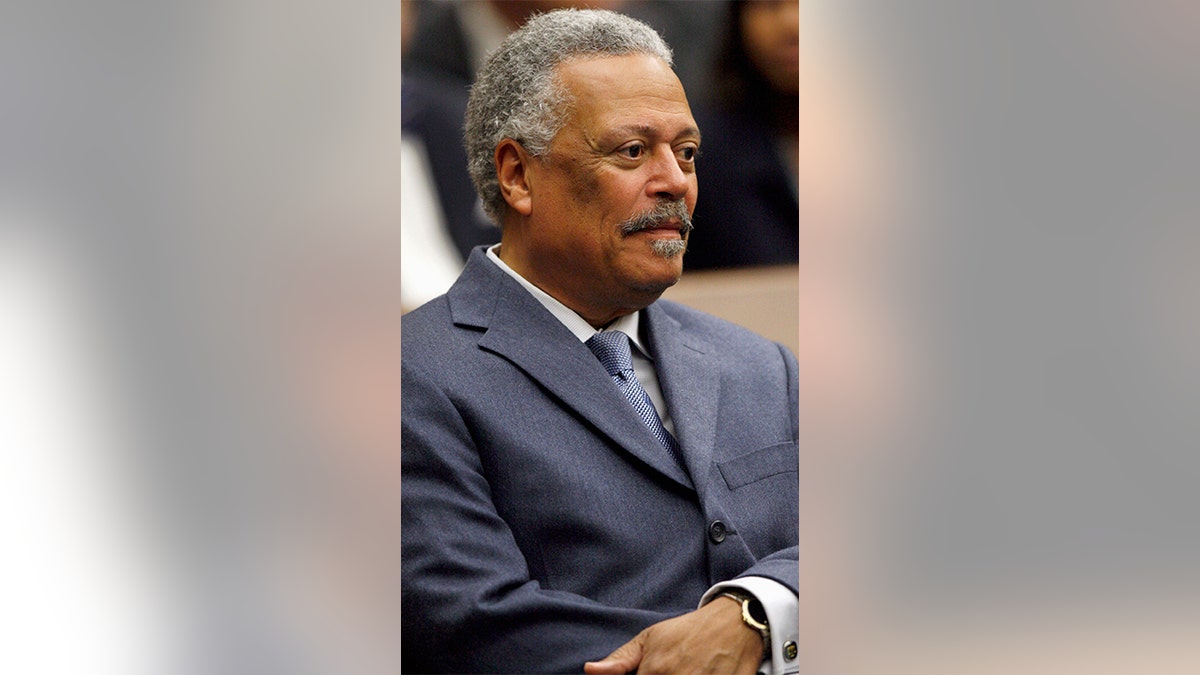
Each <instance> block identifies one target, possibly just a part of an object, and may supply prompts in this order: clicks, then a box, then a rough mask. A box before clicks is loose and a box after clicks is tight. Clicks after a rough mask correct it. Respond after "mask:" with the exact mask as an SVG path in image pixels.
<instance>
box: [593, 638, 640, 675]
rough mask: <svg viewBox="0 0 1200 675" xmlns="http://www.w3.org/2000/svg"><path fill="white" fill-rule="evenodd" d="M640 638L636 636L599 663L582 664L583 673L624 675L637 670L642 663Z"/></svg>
mask: <svg viewBox="0 0 1200 675" xmlns="http://www.w3.org/2000/svg"><path fill="white" fill-rule="evenodd" d="M641 637H642V636H641V635H638V636H637V637H635V638H633V639H632V640H630V641H629V642H626V643H625V644H623V645H621V646H620V647H617V648H616V650H615V651H613V653H611V654H609V655H608V656H606V657H604V658H603V659H601V660H599V661H589V662H587V663H585V664H583V672H585V673H587V674H588V675H625V673H631V672H633V671H635V670H637V667H638V664H639V663H641V662H642V641H641Z"/></svg>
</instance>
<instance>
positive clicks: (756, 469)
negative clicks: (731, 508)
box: [717, 441, 800, 490]
mask: <svg viewBox="0 0 1200 675" xmlns="http://www.w3.org/2000/svg"><path fill="white" fill-rule="evenodd" d="M799 462H800V458H799V456H798V455H797V453H796V444H795V443H792V442H790V441H789V442H787V443H779V444H777V445H769V446H767V447H765V448H762V449H760V450H755V451H754V452H751V453H747V454H745V455H742V456H741V457H734V458H733V459H730V460H726V461H724V462H718V463H717V468H718V469H720V471H721V476H722V477H723V478H724V479H725V484H726V485H728V486H729V489H730V490H736V489H738V488H740V487H742V486H743V485H749V484H750V483H753V482H755V481H759V480H762V479H764V478H769V477H771V476H774V475H777V474H781V473H787V472H789V471H793V472H796V471H799Z"/></svg>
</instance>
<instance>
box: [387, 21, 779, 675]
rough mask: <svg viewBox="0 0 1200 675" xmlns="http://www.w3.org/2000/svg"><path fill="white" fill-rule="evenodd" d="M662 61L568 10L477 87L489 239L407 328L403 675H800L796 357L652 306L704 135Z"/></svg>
mask: <svg viewBox="0 0 1200 675" xmlns="http://www.w3.org/2000/svg"><path fill="white" fill-rule="evenodd" d="M670 63H671V53H670V50H669V49H668V48H667V46H666V45H665V44H664V43H663V42H662V40H661V38H660V37H659V36H658V35H657V34H656V33H654V31H653V30H651V29H649V28H648V27H647V26H645V25H644V24H641V23H640V22H637V21H634V20H632V19H629V18H627V17H623V16H621V15H618V14H614V13H612V12H605V11H576V10H565V11H558V12H551V13H548V14H544V15H541V16H538V17H535V18H534V19H532V20H530V21H529V22H528V23H527V24H526V25H525V26H524V27H523V28H522V29H520V30H518V31H516V32H515V33H513V34H512V35H511V36H510V37H509V38H508V39H507V40H506V41H505V43H504V44H503V45H502V47H501V48H500V49H499V50H498V51H497V52H496V53H495V54H494V55H493V56H492V57H491V58H490V59H489V60H488V62H487V64H486V65H485V66H484V68H483V70H482V71H481V73H480V75H479V78H478V79H477V81H476V84H475V85H474V87H473V88H472V92H471V100H470V103H469V105H468V109H467V121H466V144H467V154H468V156H469V158H470V162H471V166H470V170H471V174H472V178H473V180H474V182H475V185H476V188H477V189H478V191H479V194H480V197H481V199H482V201H483V203H484V205H485V208H486V209H487V210H488V212H489V215H490V216H491V217H493V218H495V219H496V221H497V222H498V223H499V224H500V225H501V230H502V235H501V242H500V244H499V245H498V246H493V247H491V248H487V249H485V248H483V247H480V248H478V249H476V250H474V251H473V252H472V254H471V257H470V260H469V261H468V262H467V266H466V269H464V271H463V273H462V276H460V277H459V279H458V281H457V282H456V283H455V285H454V287H453V288H451V290H450V291H449V293H447V294H446V295H445V296H442V297H440V298H438V299H436V300H434V301H432V302H430V303H429V304H427V305H425V306H423V307H421V308H420V309H417V310H416V311H414V312H412V313H411V314H409V315H408V316H406V317H405V320H404V328H403V351H404V362H403V382H402V387H403V404H402V408H403V411H402V423H403V437H402V438H403V446H402V451H401V458H402V460H401V461H402V487H401V492H402V526H403V533H402V545H403V574H402V599H401V608H402V616H403V631H404V632H403V636H402V641H403V645H402V649H403V658H404V662H405V671H406V672H535V671H536V672H543V671H545V672H579V671H581V670H583V671H585V672H587V673H594V674H603V673H625V672H631V671H637V672H639V673H678V672H691V671H693V670H694V671H697V672H700V671H704V672H717V673H741V674H743V675H749V674H750V673H754V672H755V670H756V668H758V667H759V665H760V662H761V663H762V668H763V670H764V671H765V672H772V673H782V672H794V671H795V670H796V666H795V664H796V663H797V657H796V640H797V637H796V588H797V583H798V571H797V570H798V566H797V538H798V534H797V525H796V523H797V518H798V513H797V501H798V495H797V466H798V455H797V446H796V442H797V429H798V420H797V402H796V396H797V379H796V362H795V358H794V357H793V356H792V355H791V354H790V353H789V352H788V351H787V350H786V349H785V348H783V347H780V346H779V345H775V344H773V343H770V342H768V341H766V340H764V339H762V338H759V337H757V336H755V335H753V334H751V333H749V332H748V331H745V330H743V329H741V328H738V327H736V326H734V325H732V324H729V323H726V322H723V321H720V320H718V319H715V318H713V317H709V316H707V315H704V314H702V313H699V312H696V311H694V310H691V309H688V308H685V307H682V306H680V305H676V304H673V303H669V302H665V301H661V302H660V301H658V297H659V295H660V294H661V293H662V292H663V291H664V290H665V289H666V288H668V287H669V286H671V285H672V284H674V283H675V282H676V281H677V280H678V279H679V276H680V273H681V271H682V257H683V251H684V248H685V246H686V242H687V239H688V237H689V232H690V230H691V213H692V210H693V209H694V207H695V204H696V195H697V185H696V177H695V162H696V156H697V154H698V150H699V145H700V132H699V130H698V129H697V128H696V125H695V121H694V120H693V118H692V115H691V112H690V110H689V108H688V104H687V99H686V97H685V96H684V92H683V88H682V86H681V85H680V84H679V80H678V79H677V78H676V77H675V75H674V73H673V72H672V70H671V66H670ZM697 607H698V608H697Z"/></svg>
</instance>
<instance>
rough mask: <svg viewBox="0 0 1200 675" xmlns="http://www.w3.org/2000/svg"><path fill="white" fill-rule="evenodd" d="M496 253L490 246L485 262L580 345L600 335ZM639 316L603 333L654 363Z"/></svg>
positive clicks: (632, 315) (629, 317)
mask: <svg viewBox="0 0 1200 675" xmlns="http://www.w3.org/2000/svg"><path fill="white" fill-rule="evenodd" d="M499 250H500V244H493V245H492V246H489V247H488V250H487V257H488V259H489V260H491V261H492V262H493V263H495V265H496V267H499V268H500V269H501V270H502V271H503V272H504V273H505V274H507V275H508V276H510V277H512V278H513V279H515V280H516V281H517V283H519V284H521V287H522V288H524V289H525V290H526V291H529V294H530V295H532V296H533V297H534V299H536V300H537V301H538V302H540V303H542V306H543V307H545V308H546V310H547V311H549V312H550V314H552V315H553V316H554V318H556V319H558V320H559V322H561V323H562V325H564V326H566V327H567V330H569V331H571V334H572V335H574V336H575V337H576V338H578V339H579V341H580V342H587V341H588V339H589V338H591V337H592V336H593V335H595V334H596V333H600V332H602V331H599V330H596V329H595V328H593V327H592V325H591V324H590V323H588V322H587V320H586V319H584V318H583V317H582V316H579V315H578V314H576V313H575V311H574V310H572V309H571V308H570V307H567V306H566V305H564V304H562V303H561V302H559V301H558V300H556V299H554V297H553V296H551V295H550V294H549V293H547V292H546V291H543V290H542V289H540V288H538V287H537V286H534V285H533V284H532V283H531V282H530V281H529V280H528V279H526V278H525V277H523V276H521V275H520V274H518V273H517V271H516V270H514V269H513V268H511V267H509V266H508V265H507V264H505V262H504V261H503V260H501V259H500V256H499V255H497V253H496V252H497V251H499ZM640 316H641V312H632V313H630V314H626V315H625V316H623V317H621V318H619V319H617V320H616V321H613V322H612V323H611V324H609V325H608V326H606V327H605V328H604V329H603V330H604V331H614V330H619V331H621V332H622V333H624V334H626V335H628V336H629V341H630V342H631V343H633V345H634V346H635V347H637V350H638V351H639V352H641V354H642V356H645V357H646V358H648V359H651V360H653V357H652V356H650V350H648V349H646V347H645V346H644V345H643V344H642V338H641V330H640V328H641V320H640Z"/></svg>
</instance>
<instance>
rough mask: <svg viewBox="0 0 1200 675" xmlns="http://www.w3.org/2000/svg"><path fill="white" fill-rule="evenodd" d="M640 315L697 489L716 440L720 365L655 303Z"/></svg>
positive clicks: (701, 481)
mask: <svg viewBox="0 0 1200 675" xmlns="http://www.w3.org/2000/svg"><path fill="white" fill-rule="evenodd" d="M642 318H643V320H644V322H645V326H646V327H645V331H646V339H647V342H649V348H650V350H651V351H652V352H653V356H654V366H655V370H656V371H657V373H658V383H659V385H660V386H661V387H662V392H663V397H664V398H666V400H667V405H668V407H669V408H670V410H671V419H672V420H673V421H674V423H675V436H676V438H677V439H678V440H679V447H680V450H681V451H682V453H683V457H684V462H685V463H686V464H687V468H688V473H690V474H691V475H692V476H693V477H695V478H696V479H697V480H696V485H697V489H698V490H699V489H702V485H703V483H704V481H703V477H704V476H707V475H708V472H709V467H710V466H711V464H712V457H713V449H714V448H713V446H714V444H715V443H716V433H717V418H718V415H717V407H718V404H719V403H720V399H721V374H720V367H719V366H718V365H717V364H716V363H714V362H713V359H712V356H711V351H712V347H711V346H710V345H709V344H708V343H706V342H705V341H703V340H701V339H699V338H698V337H696V336H694V335H692V334H689V333H687V332H686V331H683V330H682V329H681V328H680V325H679V322H678V321H677V320H675V319H674V318H672V317H671V316H668V315H667V314H666V312H664V311H663V309H662V307H661V306H660V305H659V304H658V303H655V304H653V305H650V306H649V307H648V308H646V310H645V311H644V312H643V314H642Z"/></svg>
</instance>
